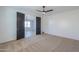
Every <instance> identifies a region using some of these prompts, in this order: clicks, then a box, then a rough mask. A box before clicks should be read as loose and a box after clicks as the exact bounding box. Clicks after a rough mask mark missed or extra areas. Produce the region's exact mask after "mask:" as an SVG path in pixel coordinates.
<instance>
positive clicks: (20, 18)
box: [17, 12, 25, 40]
mask: <svg viewBox="0 0 79 59" xmlns="http://www.w3.org/2000/svg"><path fill="white" fill-rule="evenodd" d="M24 18H25V15H24V14H23V13H20V12H17V40H18V39H22V38H24V36H25V35H24V33H25V29H24Z"/></svg>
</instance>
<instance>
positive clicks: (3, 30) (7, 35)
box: [0, 7, 36, 43]
mask: <svg viewBox="0 0 79 59" xmlns="http://www.w3.org/2000/svg"><path fill="white" fill-rule="evenodd" d="M17 11H18V12H22V13H25V15H29V14H30V15H33V16H35V15H36V14H34V13H31V12H28V14H27V11H26V12H25V11H24V12H23V11H20V10H15V9H13V8H10V7H0V43H3V42H7V41H11V40H16V29H17V28H16V21H17V19H16V12H17Z"/></svg>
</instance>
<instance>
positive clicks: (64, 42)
mask: <svg viewBox="0 0 79 59" xmlns="http://www.w3.org/2000/svg"><path fill="white" fill-rule="evenodd" d="M0 51H1V52H79V41H77V40H72V39H66V38H61V37H56V36H52V35H48V34H42V35H37V36H33V37H31V38H28V39H27V38H25V39H21V40H15V41H11V42H7V43H3V44H0Z"/></svg>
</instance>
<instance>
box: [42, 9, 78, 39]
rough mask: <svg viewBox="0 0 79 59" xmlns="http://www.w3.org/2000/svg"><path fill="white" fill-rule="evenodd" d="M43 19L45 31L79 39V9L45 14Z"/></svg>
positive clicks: (43, 29)
mask: <svg viewBox="0 0 79 59" xmlns="http://www.w3.org/2000/svg"><path fill="white" fill-rule="evenodd" d="M42 21H43V22H42V31H43V32H46V33H48V34H52V35H57V36H61V37H66V38H72V39H76V40H79V10H73V11H66V12H62V13H58V14H52V15H51V16H44V17H43V18H42Z"/></svg>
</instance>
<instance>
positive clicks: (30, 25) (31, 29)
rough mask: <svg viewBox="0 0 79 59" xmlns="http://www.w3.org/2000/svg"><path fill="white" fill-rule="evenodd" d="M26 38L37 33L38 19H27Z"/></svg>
mask: <svg viewBox="0 0 79 59" xmlns="http://www.w3.org/2000/svg"><path fill="white" fill-rule="evenodd" d="M24 26H25V38H28V37H32V36H34V35H36V19H33V18H32V19H26V20H25V25H24Z"/></svg>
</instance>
